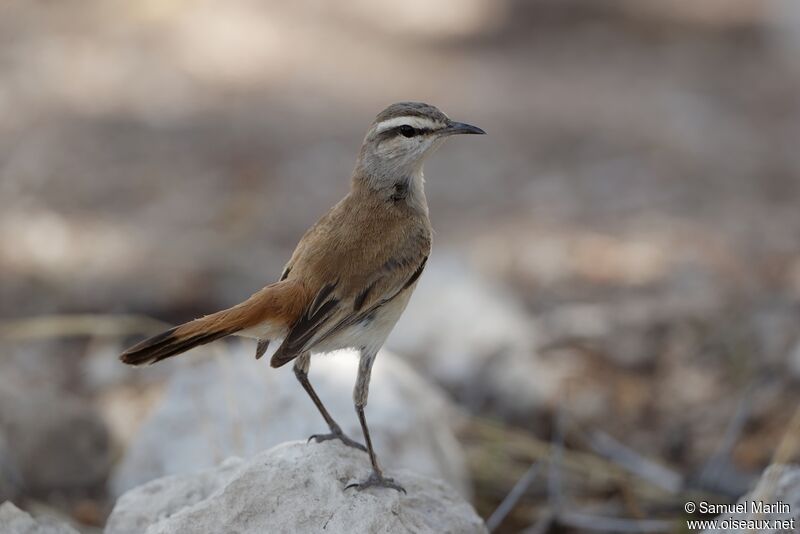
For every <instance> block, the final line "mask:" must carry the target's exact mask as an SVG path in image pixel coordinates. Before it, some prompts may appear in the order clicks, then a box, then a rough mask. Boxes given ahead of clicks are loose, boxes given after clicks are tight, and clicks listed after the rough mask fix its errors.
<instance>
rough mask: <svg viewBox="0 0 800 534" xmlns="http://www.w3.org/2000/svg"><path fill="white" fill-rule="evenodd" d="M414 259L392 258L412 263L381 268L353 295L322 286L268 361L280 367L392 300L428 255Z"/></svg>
mask: <svg viewBox="0 0 800 534" xmlns="http://www.w3.org/2000/svg"><path fill="white" fill-rule="evenodd" d="M420 256H422V257H421V258H419V259H417V261H416V262H411V261H408V258H405V259H403V260H402V261H394V260H392V265H396V266H399V265H401V264H402V263H406V264H408V265H409V267H410V266H411V265H413V269H414V270H413V271H411V272H409V271H410V269H409V268H405V269H400V268H391V269H384V270H383V271H382V272H380V273H379V274H378V276H377V277H376V278H375V279H374V280H372V281H371V282H370V283H368V284H366V285H365V286H364V288H363V289H361V290H360V291H358V292H357V293H355V294H354V295H346V296H337V295H336V292H335V285H334V286H333V287H331V286H330V285H326V286H325V287H323V288H322V289H321V290H320V291H319V293H317V295H316V297H315V298H314V300H313V301H312V303H311V305H310V306H309V307H308V310H307V311H306V313H304V314H303V315H302V316H301V318H300V319H299V320H298V321H297V323H296V324H295V325H294V326H293V327H292V328H291V330H290V331H289V333H288V334H287V336H286V338H285V339H284V340H283V343H282V344H281V346H280V347H278V350H277V351H276V352H275V354H274V355H273V356H272V359H271V361H270V365H272V367H280V366H281V365H284V364H286V363H288V362H290V361H292V360H293V359H294V358H296V357H297V356H299V355H300V354H302V353H303V352H306V351H307V350H310V349H311V348H312V347H313V346H314V345H316V344H317V343H319V342H321V341H323V340H325V339H327V338H329V337H330V336H331V335H333V334H335V333H337V332H340V331H341V330H343V329H344V328H346V327H348V326H352V325H354V324H357V323H358V322H359V321H361V320H363V319H364V318H366V317H367V316H369V315H370V314H371V313H373V312H374V311H375V310H377V309H378V308H380V307H381V306H383V305H384V304H386V303H387V302H389V301H391V300H393V299H394V298H395V297H397V296H398V295H399V294H400V293H402V292H403V291H405V290H406V289H408V288H409V287H410V286H412V285H413V284H414V283H415V282H416V281H417V279H418V278H419V276H420V275H421V274H422V271H423V269H424V268H425V263H426V262H427V261H428V256H427V255H422V254H420Z"/></svg>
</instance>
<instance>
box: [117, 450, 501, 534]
mask: <svg viewBox="0 0 800 534" xmlns="http://www.w3.org/2000/svg"><path fill="white" fill-rule="evenodd" d="M369 472H370V469H369V461H368V460H367V456H366V454H364V453H363V452H360V451H356V450H355V449H352V448H349V447H345V446H344V445H342V444H341V443H339V442H326V443H309V444H306V443H305V442H302V441H295V442H291V443H284V444H282V445H279V446H277V447H275V448H273V449H271V450H269V451H265V452H262V453H260V454H258V455H256V456H254V457H252V458H251V459H250V460H241V459H238V458H230V459H228V460H226V461H225V462H224V463H223V464H222V465H221V466H220V467H218V468H215V469H210V470H207V471H203V472H202V473H198V474H193V475H177V476H171V477H166V478H161V479H158V480H154V481H152V482H149V483H148V484H145V485H144V486H141V487H139V488H136V489H134V490H132V491H130V492H128V493H126V494H125V495H123V496H122V497H121V498H120V499H119V501H118V502H117V504H116V506H115V507H114V511H113V512H112V514H111V517H110V518H109V520H108V524H107V525H106V530H105V532H106V534H161V533H163V534H167V533H169V534H182V533H192V534H206V533H214V534H216V533H219V532H238V533H240V534H247V533H259V534H260V533H264V532H276V533H278V532H292V533H295V532H297V533H303V532H323V531H324V532H326V533H331V534H337V533H348V534H349V533H352V532H358V533H364V534H370V533H379V532H380V533H390V532H391V533H395V532H396V533H404V532H414V533H448V532H452V533H458V534H470V533H484V532H487V531H486V527H485V526H484V524H483V521H482V520H481V519H480V517H478V515H477V514H476V513H475V511H474V510H473V508H472V507H471V506H470V505H469V504H468V503H467V502H466V501H464V500H463V499H462V498H461V497H460V496H459V495H458V494H457V493H456V492H455V491H454V490H452V489H451V488H450V487H449V486H448V485H447V484H444V483H442V482H440V481H437V480H432V479H429V478H426V477H424V476H421V475H417V474H415V473H412V472H410V471H405V470H401V471H390V472H389V473H388V475H389V476H392V477H394V478H395V479H396V480H397V481H398V482H400V483H401V484H402V485H403V486H404V487H405V488H406V490H407V491H408V494H407V495H403V494H401V493H399V492H397V491H395V490H392V489H385V488H370V489H367V490H365V491H357V490H354V489H349V490H345V489H344V488H345V486H346V485H347V484H349V483H351V482H357V481H359V480H362V479H363V478H365V477H366V476H368V475H369Z"/></svg>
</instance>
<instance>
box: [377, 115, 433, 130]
mask: <svg viewBox="0 0 800 534" xmlns="http://www.w3.org/2000/svg"><path fill="white" fill-rule="evenodd" d="M404 124H407V125H408V126H411V127H413V128H419V129H429V130H434V129H436V128H439V127H440V126H441V125H440V124H439V123H438V122H436V121H433V120H431V119H428V118H426V117H417V116H415V115H407V116H404V117H395V118H393V119H387V120H385V121H381V122H379V123H378V124H376V125H375V133H381V132H385V131H386V130H389V129H391V128H397V127H398V126H402V125H404Z"/></svg>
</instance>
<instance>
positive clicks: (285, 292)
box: [120, 280, 305, 365]
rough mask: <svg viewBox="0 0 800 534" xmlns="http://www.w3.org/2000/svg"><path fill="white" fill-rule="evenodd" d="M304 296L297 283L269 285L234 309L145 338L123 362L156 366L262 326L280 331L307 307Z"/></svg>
mask: <svg viewBox="0 0 800 534" xmlns="http://www.w3.org/2000/svg"><path fill="white" fill-rule="evenodd" d="M304 294H305V291H304V290H303V287H302V285H301V284H298V283H297V282H295V281H289V280H285V281H282V282H277V283H275V284H271V285H268V286H267V287H265V288H264V289H262V290H260V291H258V292H257V293H255V294H254V295H253V296H251V297H250V298H249V299H247V300H246V301H244V302H242V303H240V304H237V305H236V306H234V307H232V308H228V309H227V310H222V311H219V312H217V313H212V314H211V315H206V316H205V317H201V318H199V319H195V320H194V321H189V322H188V323H184V324H182V325H180V326H176V327H175V328H170V329H169V330H167V331H166V332H162V333H160V334H158V335H156V336H153V337H151V338H148V339H145V340H144V341H142V342H140V343H138V344H136V345H134V346H133V347H131V348H129V349H128V350H126V351H125V352H123V353H122V355H121V356H120V360H122V361H123V362H125V363H127V364H130V365H142V364H145V363H150V364H152V363H156V362H160V361H161V360H164V359H166V358H169V357H171V356H176V355H178V354H181V353H183V352H186V351H187V350H189V349H192V348H194V347H197V346H199V345H205V344H206V343H211V342H212V341H215V340H217V339H221V338H223V337H227V336H229V335H231V334H235V333H236V332H239V331H241V330H244V329H247V328H253V327H256V326H258V325H261V324H264V325H265V329H266V330H269V329H270V328H271V329H280V328H281V327H285V326H286V325H290V324H293V323H294V320H295V318H296V317H298V316H299V314H300V310H302V309H303V307H304V306H305V296H304Z"/></svg>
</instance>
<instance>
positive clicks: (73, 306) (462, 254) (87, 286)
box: [0, 0, 800, 532]
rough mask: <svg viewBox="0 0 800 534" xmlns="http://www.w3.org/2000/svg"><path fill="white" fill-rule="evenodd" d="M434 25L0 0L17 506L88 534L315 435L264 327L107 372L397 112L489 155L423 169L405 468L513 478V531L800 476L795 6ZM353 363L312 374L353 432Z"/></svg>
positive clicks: (3, 330) (220, 289)
mask: <svg viewBox="0 0 800 534" xmlns="http://www.w3.org/2000/svg"><path fill="white" fill-rule="evenodd" d="M436 5H437V6H438V7H436V8H433V7H431V6H430V5H428V3H421V2H404V3H403V5H402V6H396V5H395V3H391V2H382V1H381V2H369V3H366V2H357V1H350V2H340V3H337V4H336V6H337V7H332V6H331V7H324V6H317V5H314V3H292V4H285V3H281V2H277V1H276V2H272V1H268V2H262V1H258V2H256V1H251V0H235V1H230V2H225V3H224V5H221V4H219V3H214V2H211V1H210V0H209V1H205V0H203V1H200V2H191V3H189V2H185V1H182V0H177V1H170V2H167V1H162V0H151V1H147V2H139V3H124V2H100V1H90V2H81V3H80V5H79V4H78V2H76V1H74V0H73V1H63V2H58V3H32V2H25V1H22V0H19V1H11V2H6V3H5V4H4V5H3V7H2V8H0V13H2V16H0V116H2V117H3V120H2V121H0V501H3V500H7V499H8V500H11V501H12V502H14V503H15V504H16V505H17V506H19V507H20V508H23V509H25V510H26V511H28V512H31V513H32V514H33V515H34V517H36V518H40V517H45V518H47V517H55V518H58V519H59V520H61V521H69V522H71V523H72V525H73V526H74V528H76V529H78V530H80V531H83V532H96V531H98V530H99V529H102V528H103V526H104V525H105V524H106V521H107V518H108V516H109V514H110V513H111V510H112V508H113V505H114V502H115V499H116V497H117V496H119V495H120V494H121V493H122V492H123V491H125V490H127V489H129V488H131V487H134V486H138V485H140V484H143V483H145V482H147V481H148V480H150V479H153V478H157V477H161V476H163V475H172V474H180V475H181V476H185V477H191V476H192V475H191V473H195V472H197V470H200V469H213V465H214V464H216V463H218V462H219V461H222V460H224V459H225V458H227V457H229V456H239V457H242V458H244V460H242V461H243V462H247V461H249V460H248V458H252V457H254V456H253V455H255V454H257V453H259V452H260V451H263V450H266V449H269V448H270V447H272V446H274V445H277V444H278V443H280V442H283V441H287V440H295V439H303V438H305V437H306V435H307V434H310V433H313V432H316V431H319V430H322V429H323V428H322V425H321V423H322V422H321V420H320V419H319V418H318V416H317V415H316V414H315V413H314V411H313V406H312V405H311V404H310V402H308V400H307V399H305V398H303V397H302V391H301V390H300V389H299V387H297V388H295V387H293V386H294V384H293V377H292V376H291V373H290V372H288V371H287V372H286V373H283V372H282V371H284V370H281V371H278V372H275V371H272V370H270V369H268V368H267V366H266V365H263V362H258V363H256V362H255V361H254V360H252V359H251V357H250V354H251V351H252V350H254V349H253V347H251V346H250V345H247V344H245V343H239V342H234V343H232V344H230V345H227V346H226V345H219V346H215V347H212V348H211V349H209V350H199V351H197V352H196V353H195V354H193V355H192V357H189V358H187V359H185V360H176V361H174V362H166V363H164V364H163V365H159V366H155V367H152V368H148V369H144V370H138V369H137V370H131V369H126V368H124V367H122V366H121V365H120V364H118V362H117V360H116V354H118V352H119V350H120V349H121V348H122V347H123V346H124V345H125V344H126V343H129V342H131V341H133V340H135V339H138V338H139V337H141V335H143V334H146V333H152V332H155V331H158V330H159V329H160V328H162V327H163V325H164V324H166V323H174V322H179V321H183V320H186V319H187V318H190V317H194V316H197V315H200V314H203V313H206V312H208V311H211V310H214V309H217V308H219V307H223V306H227V305H230V304H233V303H235V302H237V301H238V300H240V299H242V298H243V297H245V296H247V295H249V294H250V293H251V292H253V291H254V290H255V289H257V288H259V287H261V286H262V285H264V284H265V283H266V282H267V281H269V280H271V279H273V278H275V277H276V276H277V275H278V273H279V272H280V269H281V267H282V264H283V262H284V261H285V260H286V258H287V257H288V255H289V254H290V252H291V249H292V247H293V245H294V243H295V242H296V241H297V239H298V238H299V237H300V235H301V234H302V232H303V231H304V229H305V228H306V227H307V226H308V225H309V224H310V223H311V222H313V221H314V220H315V219H316V217H318V216H319V214H321V213H322V212H323V211H324V209H326V208H327V207H328V206H329V205H331V204H332V203H333V202H335V201H336V200H337V199H338V198H339V197H340V196H341V195H343V194H344V191H345V190H346V187H347V177H348V174H349V172H350V170H351V168H352V164H353V158H354V154H355V152H356V150H357V147H358V144H359V141H360V139H361V137H362V136H363V132H364V129H365V128H366V126H367V124H368V123H369V122H370V120H371V119H372V117H373V116H374V114H375V113H376V112H377V111H378V110H379V109H381V108H382V107H383V106H385V105H386V104H387V103H389V102H392V101H395V100H400V99H417V100H425V101H430V102H432V103H435V104H437V105H439V106H441V107H442V108H443V110H444V111H445V112H447V113H449V114H450V115H451V116H452V117H454V118H456V119H459V120H464V121H468V122H471V123H474V124H478V125H480V126H481V127H483V128H485V129H486V130H487V131H488V132H489V135H487V136H485V137H482V138H469V139H457V140H453V142H451V143H450V144H449V145H447V146H446V147H444V148H443V149H442V150H441V151H440V153H439V154H437V155H436V156H435V157H434V158H433V159H432V160H431V161H430V162H429V164H428V165H427V166H426V175H427V178H428V183H427V190H428V196H429V200H430V203H431V212H432V217H433V222H434V226H435V227H436V230H437V233H436V237H435V241H436V242H435V252H434V255H433V257H432V259H431V262H430V264H429V267H428V269H427V270H426V273H425V275H424V276H423V277H422V279H421V282H420V285H419V288H418V291H417V294H416V295H415V296H414V298H413V299H412V301H411V304H410V305H409V308H408V311H407V313H406V314H405V316H404V317H403V319H402V320H401V322H400V323H399V324H398V326H397V328H396V331H395V332H394V333H393V335H392V337H391V338H390V341H389V343H388V348H389V349H390V350H392V351H393V352H395V353H396V354H397V355H398V358H394V357H393V356H391V355H390V354H389V353H387V355H386V357H385V358H383V359H382V360H379V363H378V364H376V377H375V380H376V381H377V382H379V383H380V384H383V385H381V387H380V388H377V386H376V387H375V388H373V389H374V391H373V395H374V399H373V400H372V402H371V404H370V408H369V409H370V410H371V411H372V412H371V415H372V416H373V417H374V418H375V422H376V430H375V432H376V441H377V442H378V445H379V448H380V450H381V451H383V452H382V454H383V455H385V457H386V461H387V465H388V466H389V467H390V468H391V469H409V470H410V471H413V472H417V473H421V474H422V475H426V476H430V477H433V478H435V479H440V480H444V481H446V482H447V483H448V484H449V485H450V486H452V487H453V488H455V491H456V493H455V494H454V495H457V496H459V495H460V497H459V498H465V499H468V500H469V501H470V502H471V503H472V505H473V506H474V507H475V509H476V510H477V513H478V514H479V515H480V516H481V517H483V518H484V519H487V518H489V517H490V515H492V512H493V511H495V510H496V508H497V506H498V504H500V503H501V501H505V503H506V504H507V505H509V504H510V503H511V502H512V501H513V499H510V500H509V496H511V497H513V496H514V493H513V492H512V491H511V490H512V487H514V485H515V484H516V483H517V482H518V481H519V480H520V479H522V480H523V484H522V485H520V486H518V488H521V489H520V492H519V498H518V500H517V501H515V505H514V506H513V507H511V506H509V508H510V512H509V513H508V514H507V515H506V516H505V517H504V518H503V520H502V521H500V520H499V517H500V516H497V515H496V516H495V517H494V518H493V521H494V522H495V523H498V524H499V527H498V528H497V531H498V532H518V531H520V530H522V529H523V528H526V527H528V526H530V525H532V524H538V525H545V526H543V527H541V528H550V529H551V530H550V531H551V532H581V531H583V528H584V527H582V526H581V523H580V517H578V516H574V515H573V516H570V515H569V514H567V513H565V509H567V508H568V509H569V510H570V511H572V512H580V513H581V514H588V515H589V516H590V517H597V516H602V517H621V518H628V519H640V520H641V519H648V520H657V521H666V523H663V524H655V526H658V527H660V528H661V530H662V531H667V532H670V531H671V532H678V531H679V528H680V525H679V520H680V519H681V518H683V516H684V512H683V511H682V510H683V503H684V502H685V501H686V500H687V499H689V498H695V497H697V496H700V497H702V498H707V499H710V500H713V501H715V502H735V501H736V500H737V499H738V498H739V497H740V496H741V495H743V494H745V493H746V492H748V491H749V490H750V489H752V488H753V487H754V484H755V483H756V481H757V480H758V477H759V476H760V474H761V473H762V472H763V470H764V469H765V468H766V467H767V466H769V465H772V464H792V463H798V462H800V452H799V451H800V443H798V442H800V438H798V436H800V412H798V406H800V388H798V384H800V336H798V331H799V330H798V328H797V325H798V322H800V247H798V236H799V235H800V210H798V209H797V206H798V205H800V171H799V170H798V169H800V153H799V152H798V151H797V150H796V149H795V144H796V139H797V138H798V134H800V131H799V130H798V124H800V99H798V98H797V95H798V94H800V69H798V68H797V65H796V53H797V50H798V44H799V43H800V41H798V39H797V30H796V28H797V26H796V24H797V21H798V19H800V16H798V14H797V9H796V7H794V4H793V3H792V2H787V1H782V0H770V1H765V2H754V1H751V0H729V1H727V2H724V3H723V2H703V3H697V2H688V1H683V0H673V1H671V2H661V1H656V0H653V1H651V0H636V1H628V0H620V1H619V2H615V3H604V4H603V5H602V6H600V5H599V4H597V3H595V2H588V1H582V0H570V1H568V2H565V1H563V0H558V1H556V0H552V1H550V0H547V1H541V2H535V3H529V2H517V1H514V0H506V1H500V2H488V1H483V0H469V1H466V2H465V1H462V0H459V1H458V2H456V1H455V0H453V1H442V2H441V3H437V4H436ZM386 10H392V13H393V16H386V12H387V11H386ZM65 314H66V316H65ZM83 314H93V315H92V316H85V315H83ZM122 314H134V315H135V316H127V315H126V316H124V317H123V316H122ZM145 317H150V318H152V319H146V318H145ZM31 318H33V320H30V319H31ZM154 319H156V320H154ZM159 321H163V323H161V322H159ZM404 362H405V363H404ZM381 365H384V366H385V368H384V369H385V370H384V371H381V367H380V366H381ZM315 373H316V377H315ZM351 374H353V369H352V362H351V361H350V360H348V357H347V356H344V357H342V358H336V359H334V358H331V359H327V358H323V359H321V360H319V361H318V363H317V362H314V363H313V364H312V379H314V380H316V381H318V382H319V387H320V391H321V393H322V394H323V397H327V398H328V399H330V400H329V402H330V404H331V406H332V409H333V410H334V412H335V413H338V414H339V415H337V417H339V418H341V419H342V420H343V426H345V427H347V428H346V429H347V430H348V432H351V433H353V434H354V435H357V430H358V426H357V422H356V421H355V419H354V416H353V414H352V412H351V411H350V409H349V406H348V404H349V399H350V393H349V389H350V385H349V384H350V383H351V381H352V377H351ZM378 389H379V390H380V392H379V391H378ZM344 421H346V423H345V422H344ZM162 436H168V437H169V438H168V443H166V444H165V443H163V442H160V438H161V437H162ZM54 444H58V446H54ZM273 450H274V449H273ZM313 450H317V449H316V448H315V449H313ZM320 450H321V449H320ZM226 465H227V464H226ZM532 465H533V466H534V467H533V469H530V470H529V468H530V467H531V466H532ZM536 466H538V467H536ZM206 472H210V471H206ZM525 473H528V474H529V476H528V477H527V478H526V477H525V476H524V475H525ZM534 475H535V476H534ZM162 480H163V479H162ZM186 480H190V478H187V479H186ZM144 487H147V486H144ZM437 487H438V486H437ZM134 491H136V490H134ZM437 491H438V490H437ZM443 491H444V490H443ZM448 495H450V494H448ZM447 498H448V499H449V498H450V497H447ZM452 498H453V499H455V498H456V497H452ZM565 502H566V503H569V506H568V507H566V506H565V505H564V503H565ZM207 504H208V505H209V506H210V508H208V509H209V510H211V509H212V507H213V506H218V505H219V503H207ZM465 506H466V505H465ZM467 508H469V507H468V506H467ZM467 508H465V510H466V509H467ZM409 513H410V514H411V515H412V516H413V514H414V513H416V512H414V511H413V509H412V510H411V511H409ZM4 514H5V515H4ZM20 514H23V512H18V511H15V510H12V509H11V508H10V505H5V506H4V507H3V508H2V509H0V518H3V517H8V518H12V517H13V518H15V519H13V521H15V522H16V523H14V524H18V525H22V526H20V527H19V528H20V529H23V528H34V527H32V526H30V525H32V524H33V523H30V522H35V521H36V520H35V519H30V518H29V517H26V516H24V515H20ZM115 514H116V512H115ZM467 516H469V513H467V512H465V513H464V514H463V515H461V516H460V517H461V518H462V519H463V518H464V517H467ZM581 517H584V519H585V516H581ZM576 518H577V519H576ZM265 520H266V519H265ZM9 521H11V519H9ZM409 521H413V519H409ZM9 524H10V523H9ZM409 524H412V523H409ZM25 525H28V526H25ZM650 526H653V524H651V525H650ZM65 528H67V527H65ZM158 528H167V527H158ZM0 530H1V529H0ZM20 531H22V532H27V531H26V530H20ZM67 531H68V530H67ZM15 532H16V531H15Z"/></svg>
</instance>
